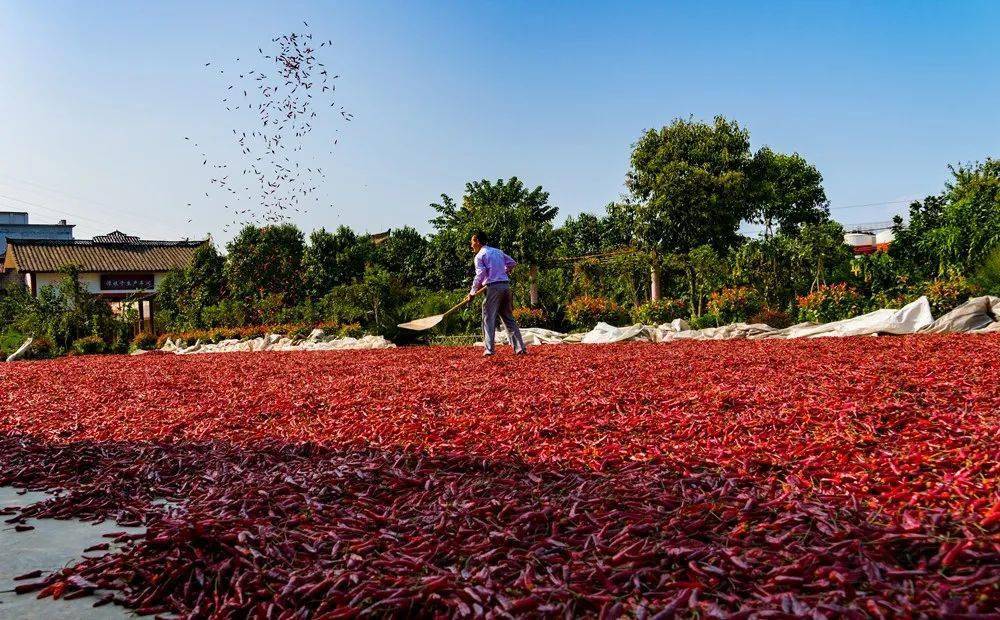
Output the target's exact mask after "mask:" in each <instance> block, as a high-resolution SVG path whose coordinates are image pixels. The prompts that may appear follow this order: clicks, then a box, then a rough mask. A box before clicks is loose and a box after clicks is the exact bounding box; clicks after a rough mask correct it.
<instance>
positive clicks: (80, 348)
mask: <svg viewBox="0 0 1000 620" xmlns="http://www.w3.org/2000/svg"><path fill="white" fill-rule="evenodd" d="M106 349H107V345H106V344H105V343H104V339H103V338H101V337H100V336H84V337H83V338H77V339H76V340H74V341H73V352H74V353H76V354H77V355H96V354H99V353H104V351H105V350H106Z"/></svg>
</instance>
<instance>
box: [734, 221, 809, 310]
mask: <svg viewBox="0 0 1000 620" xmlns="http://www.w3.org/2000/svg"><path fill="white" fill-rule="evenodd" d="M732 262H733V277H734V278H735V279H736V281H737V283H739V284H744V285H746V286H749V287H751V288H753V289H754V290H756V291H757V292H758V293H760V295H761V297H763V298H764V301H765V302H766V303H767V305H768V306H770V307H772V308H780V307H782V306H783V305H785V304H787V303H788V301H789V300H791V299H792V298H793V297H794V296H795V291H796V280H797V276H798V275H799V274H801V273H803V266H802V251H801V247H800V246H799V244H798V243H797V242H796V240H795V239H794V238H793V237H789V236H787V235H780V234H779V235H773V236H771V237H762V238H759V239H750V240H749V241H747V242H746V243H744V244H743V245H741V246H740V247H739V248H738V249H736V250H735V251H734V253H733V258H732Z"/></svg>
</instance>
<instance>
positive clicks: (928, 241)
mask: <svg viewBox="0 0 1000 620" xmlns="http://www.w3.org/2000/svg"><path fill="white" fill-rule="evenodd" d="M949 169H950V170H951V174H952V180H951V181H949V182H948V183H947V184H946V185H945V190H944V191H943V192H941V194H940V195H938V196H928V197H927V198H925V199H924V200H923V201H917V202H914V203H913V204H911V205H910V217H909V223H908V224H907V225H904V224H903V221H902V218H899V219H897V221H896V226H895V233H896V239H895V241H893V243H892V245H891V246H889V254H890V255H891V256H892V257H893V258H894V259H895V260H896V261H897V262H898V263H899V264H900V265H902V266H903V267H904V268H905V269H907V270H908V271H909V273H910V274H911V275H912V276H913V277H914V278H915V279H926V278H936V277H938V276H943V275H946V274H948V273H958V274H962V275H971V274H973V273H975V272H976V271H978V270H979V269H980V268H981V266H982V265H983V264H984V263H985V262H986V260H987V258H988V257H989V256H990V254H991V253H992V252H994V251H996V250H998V249H1000V160H997V159H987V160H986V161H984V162H981V163H974V164H968V165H959V166H950V167H949Z"/></svg>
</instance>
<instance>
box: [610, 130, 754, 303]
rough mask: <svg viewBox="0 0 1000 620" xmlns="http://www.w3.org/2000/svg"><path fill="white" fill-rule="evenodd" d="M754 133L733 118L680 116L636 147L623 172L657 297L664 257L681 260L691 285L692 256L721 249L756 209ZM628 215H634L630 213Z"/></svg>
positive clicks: (649, 133)
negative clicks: (752, 174) (703, 249)
mask: <svg viewBox="0 0 1000 620" xmlns="http://www.w3.org/2000/svg"><path fill="white" fill-rule="evenodd" d="M750 162H751V158H750V136H749V133H748V132H747V131H746V130H744V129H742V128H741V127H740V126H739V125H738V124H737V123H736V122H735V121H729V120H727V119H725V118H723V117H721V116H717V117H716V118H715V120H714V122H713V123H711V124H708V123H700V122H696V121H694V120H690V119H689V120H685V119H677V120H675V121H674V122H673V123H671V124H670V125H667V126H665V127H663V128H661V129H659V130H652V129H651V130H649V131H647V132H646V133H645V134H643V135H642V137H641V138H640V139H639V141H638V142H637V143H636V145H635V147H634V148H633V150H632V158H631V167H630V169H629V172H628V175H627V177H626V185H627V187H628V189H629V192H630V200H629V201H627V203H626V204H625V208H626V209H627V210H629V211H633V212H634V213H633V214H632V216H631V217H632V218H634V220H633V221H634V226H635V238H636V240H637V241H638V243H639V245H640V247H641V248H643V249H645V250H646V251H648V252H649V255H650V265H651V266H650V297H651V298H652V299H653V300H658V299H660V266H661V263H662V257H663V256H664V255H666V254H674V255H676V256H677V257H678V258H679V260H681V261H682V262H683V263H684V269H685V271H686V272H687V275H688V279H689V288H690V289H691V290H694V288H695V287H696V286H697V274H696V272H695V270H694V266H693V265H691V264H690V262H689V261H688V258H687V257H688V253H689V252H690V251H691V250H693V249H694V248H696V247H698V246H701V245H709V246H711V247H712V248H714V249H715V250H716V251H717V252H724V251H725V250H726V249H727V248H728V247H729V246H730V245H732V244H733V243H735V241H736V240H737V239H738V233H737V230H738V228H739V225H740V222H741V221H742V220H744V219H746V218H747V217H749V216H750V215H751V213H752V207H753V202H752V197H751V194H750V191H749V189H750V188H749V183H748V174H749V172H750ZM626 219H629V218H626Z"/></svg>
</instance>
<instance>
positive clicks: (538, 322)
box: [514, 307, 548, 327]
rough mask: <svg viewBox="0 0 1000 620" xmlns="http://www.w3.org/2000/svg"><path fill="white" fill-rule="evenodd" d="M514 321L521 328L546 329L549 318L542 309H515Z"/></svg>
mask: <svg viewBox="0 0 1000 620" xmlns="http://www.w3.org/2000/svg"><path fill="white" fill-rule="evenodd" d="M514 320H515V321H517V325H518V326H519V327H545V326H547V325H548V317H547V316H546V315H545V311H544V310H542V309H541V308H525V307H521V308H514Z"/></svg>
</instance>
